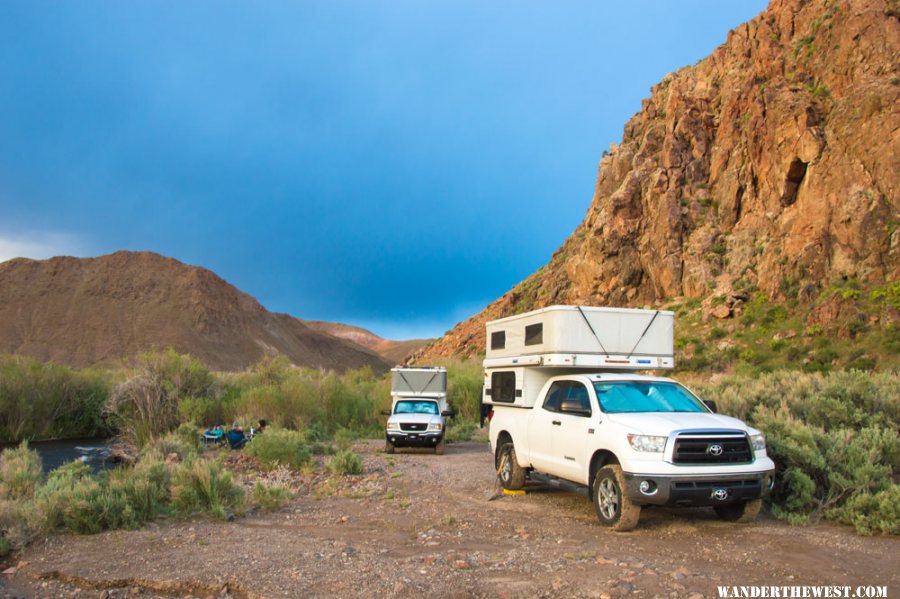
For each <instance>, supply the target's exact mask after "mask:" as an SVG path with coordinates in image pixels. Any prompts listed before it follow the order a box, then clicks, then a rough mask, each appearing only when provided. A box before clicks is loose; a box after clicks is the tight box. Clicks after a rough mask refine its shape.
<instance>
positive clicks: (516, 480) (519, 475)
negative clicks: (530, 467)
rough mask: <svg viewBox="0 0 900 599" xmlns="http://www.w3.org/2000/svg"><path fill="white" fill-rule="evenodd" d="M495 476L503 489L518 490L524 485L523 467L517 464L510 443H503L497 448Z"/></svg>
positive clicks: (514, 452)
mask: <svg viewBox="0 0 900 599" xmlns="http://www.w3.org/2000/svg"><path fill="white" fill-rule="evenodd" d="M497 476H499V477H500V484H501V485H503V488H504V489H509V490H510V491H518V490H519V489H521V488H523V487H524V486H525V469H524V468H522V467H521V466H519V461H518V460H517V459H516V448H515V447H513V444H512V443H504V444H503V445H501V446H500V449H498V450H497Z"/></svg>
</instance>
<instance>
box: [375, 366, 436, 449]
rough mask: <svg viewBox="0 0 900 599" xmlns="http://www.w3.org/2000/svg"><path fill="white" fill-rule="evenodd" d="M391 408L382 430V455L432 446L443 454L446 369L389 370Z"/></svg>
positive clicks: (387, 412)
mask: <svg viewBox="0 0 900 599" xmlns="http://www.w3.org/2000/svg"><path fill="white" fill-rule="evenodd" d="M391 400H392V401H391V409H390V410H389V411H387V410H386V411H385V412H384V415H386V416H388V421H387V426H386V430H385V452H387V453H394V450H395V448H397V447H432V448H434V452H435V453H436V454H443V453H444V433H445V431H446V428H447V422H446V419H447V417H449V416H452V415H453V413H452V412H451V411H450V409H449V407H448V405H447V369H446V368H443V367H437V366H435V367H431V366H429V367H417V368H393V369H391Z"/></svg>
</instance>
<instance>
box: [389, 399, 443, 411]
mask: <svg viewBox="0 0 900 599" xmlns="http://www.w3.org/2000/svg"><path fill="white" fill-rule="evenodd" d="M437 413H438V406H437V404H436V403H435V402H433V401H410V400H401V401H398V402H397V405H396V406H394V414H437Z"/></svg>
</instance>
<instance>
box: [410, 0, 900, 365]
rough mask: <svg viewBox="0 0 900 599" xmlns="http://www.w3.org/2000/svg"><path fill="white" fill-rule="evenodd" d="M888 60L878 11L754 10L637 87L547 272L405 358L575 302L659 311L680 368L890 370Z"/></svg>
mask: <svg viewBox="0 0 900 599" xmlns="http://www.w3.org/2000/svg"><path fill="white" fill-rule="evenodd" d="M722 33H723V35H724V34H725V32H722ZM602 51H603V49H602V48H601V47H599V46H598V52H602ZM898 57H900V7H898V3H897V1H896V0H887V1H886V0H853V1H846V0H773V1H772V2H771V3H770V5H769V8H768V10H766V11H765V12H763V13H762V14H761V15H759V16H758V17H756V18H754V19H752V20H751V21H749V22H747V23H745V24H743V25H740V26H738V27H736V28H734V29H733V30H732V31H730V32H728V37H727V41H726V42H725V43H724V44H722V45H721V46H720V47H719V48H717V49H716V50H715V51H713V52H712V54H711V55H710V56H708V57H706V58H704V59H703V60H701V61H699V62H698V63H697V64H695V65H689V66H686V67H683V68H681V69H679V70H678V72H676V73H671V74H669V75H667V76H665V77H664V78H663V79H662V81H660V82H659V83H658V84H657V85H655V86H654V87H653V88H652V89H651V94H650V97H648V98H646V99H645V100H644V101H643V103H642V107H641V110H640V112H638V113H637V114H635V115H634V117H632V118H631V119H630V120H629V121H628V122H627V123H626V124H625V127H624V134H623V137H622V141H621V143H619V144H618V145H612V146H611V147H610V148H609V150H608V151H604V152H603V156H602V159H601V160H600V165H599V172H598V176H597V182H596V187H595V190H594V197H593V201H592V202H591V204H590V206H589V207H588V208H587V214H586V215H585V218H584V221H583V222H582V223H581V224H580V225H579V226H578V227H577V228H576V229H575V231H574V232H573V234H572V235H571V236H570V237H569V238H568V239H567V240H565V241H564V242H563V243H562V245H561V247H560V248H559V249H558V250H557V251H556V252H555V253H554V254H553V256H552V258H551V259H550V261H549V263H548V264H547V265H545V266H544V267H542V268H540V269H539V270H538V271H537V272H535V273H534V274H532V275H531V276H530V277H528V278H527V279H526V280H525V281H523V282H521V283H519V284H518V285H517V286H515V287H514V288H513V289H511V290H510V291H508V292H507V293H506V294H504V295H503V296H502V297H500V298H498V299H497V300H496V301H494V302H493V303H492V304H490V305H489V306H488V307H487V308H486V309H485V310H484V311H482V312H481V313H479V314H476V315H474V316H472V317H471V318H470V319H468V320H466V321H465V322H462V323H459V324H458V325H456V326H455V327H454V328H453V329H452V330H451V331H450V332H449V333H448V334H447V335H446V336H444V337H443V338H441V339H440V340H438V341H436V342H435V343H433V344H432V345H430V346H429V347H427V348H425V349H423V350H422V352H420V354H419V355H417V356H415V357H414V360H415V361H423V362H428V361H431V360H433V359H434V358H437V357H447V356H472V355H476V354H478V353H479V352H483V351H484V323H485V321H488V320H492V319H495V318H500V317H503V316H509V315H511V314H517V313H521V312H526V311H528V310H532V309H535V308H540V307H544V306H548V305H553V304H583V305H599V306H637V307H642V306H648V307H649V306H666V307H669V308H671V309H676V310H678V312H679V318H678V323H679V324H678V326H679V327H680V328H678V329H677V330H676V335H677V337H678V338H677V339H676V342H677V343H679V344H680V346H681V349H680V351H679V359H680V360H682V359H683V358H688V360H689V361H685V360H682V362H681V363H682V364H686V365H693V366H694V367H697V368H700V367H703V368H707V369H710V370H715V369H719V368H729V367H732V366H738V367H743V368H760V369H765V368H774V367H778V366H785V365H790V366H793V367H796V366H801V365H802V366H803V367H805V368H830V367H832V366H841V367H844V366H846V367H858V368H871V367H872V366H873V365H878V366H879V367H888V368H889V367H892V365H895V364H897V363H898V358H897V349H896V348H898V347H900V327H898V325H900V282H898V280H900V229H898V224H900V168H898V166H900V162H898V157H900V110H898V107H900V60H898ZM546 209H547V210H548V211H549V210H553V209H554V207H553V206H552V205H548V206H546Z"/></svg>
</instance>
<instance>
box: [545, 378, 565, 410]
mask: <svg viewBox="0 0 900 599" xmlns="http://www.w3.org/2000/svg"><path fill="white" fill-rule="evenodd" d="M568 387H569V382H568V381H556V382H555V383H553V384H552V385H550V389H548V390H547V397H546V398H545V399H544V409H545V410H547V411H548V412H559V404H560V403H561V402H562V400H563V397H565V395H566V389H567V388H568Z"/></svg>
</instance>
